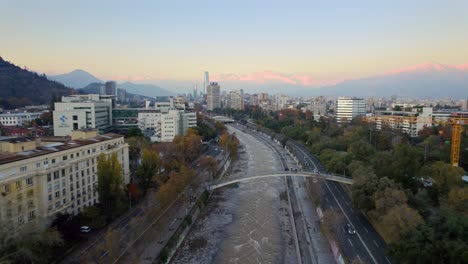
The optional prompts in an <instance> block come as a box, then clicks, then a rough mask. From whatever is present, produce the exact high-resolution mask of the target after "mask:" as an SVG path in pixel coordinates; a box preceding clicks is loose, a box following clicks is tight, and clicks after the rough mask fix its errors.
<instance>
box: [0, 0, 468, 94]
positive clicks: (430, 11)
mask: <svg viewBox="0 0 468 264" xmlns="http://www.w3.org/2000/svg"><path fill="white" fill-rule="evenodd" d="M110 3H111V2H106V1H103V2H99V3H94V2H90V1H84V2H80V3H75V4H73V5H72V4H69V3H61V2H56V3H54V2H46V3H40V4H39V3H34V2H32V3H29V4H28V5H22V4H21V3H8V4H6V3H4V4H0V5H1V8H0V22H1V23H0V32H2V35H5V36H11V37H10V38H6V39H5V40H4V42H3V43H2V45H3V49H2V52H1V54H0V56H3V57H4V58H5V59H7V60H10V61H13V62H15V63H16V64H18V65H20V66H27V67H28V68H30V69H32V70H34V71H37V72H40V73H46V74H48V75H53V74H61V73H66V72H70V71H72V70H74V69H84V70H86V71H89V72H91V73H93V74H95V75H96V76H98V77H99V78H102V79H104V80H110V79H112V80H117V81H127V80H128V81H136V82H148V83H155V82H157V81H164V80H174V81H198V82H200V81H202V78H203V76H202V74H201V72H203V71H204V70H209V71H210V75H211V76H210V77H211V79H212V80H213V81H219V82H222V81H237V82H245V83H249V82H251V83H258V82H264V81H265V80H267V81H269V80H273V81H276V82H280V83H281V82H282V83H285V84H292V83H294V84H296V85H304V86H322V85H327V84H334V83H337V82H340V81H343V80H348V79H356V78H363V77H368V76H373V75H379V74H385V73H386V72H391V71H394V70H396V69H401V68H407V67H410V68H411V67H413V66H415V65H424V64H426V63H427V62H436V63H441V64H447V65H456V66H457V67H462V68H463V67H466V65H467V64H466V63H467V62H468V50H467V49H466V46H467V44H468V36H467V35H466V34H464V26H463V25H466V24H467V23H468V18H467V17H466V16H464V14H466V12H467V11H468V4H467V3H465V2H462V1H452V2H450V3H437V2H436V1H429V2H428V1H424V2H423V1H414V2H412V3H405V2H403V1H398V2H392V3H388V4H383V3H373V2H371V1H360V2H359V3H353V4H352V5H351V4H339V5H338V4H336V3H326V4H325V3H308V2H301V1H298V2H295V3H294V4H285V3H279V2H273V3H271V4H269V5H268V8H267V9H266V8H264V5H263V4H264V2H256V3H249V5H247V4H246V5H243V4H242V3H236V4H226V3H217V2H210V1H207V2H202V3H193V4H192V3H185V5H186V7H187V8H179V7H178V6H176V4H173V3H153V2H149V1H148V2H140V3H139V4H138V5H135V4H131V3H125V2H112V5H110ZM240 6H244V8H240ZM421 7H424V8H421ZM38 10H40V12H38ZM206 10H208V11H209V12H206ZM202 11H203V12H202ZM395 15H397V16H395ZM395 17H398V19H399V20H398V21H395V20H394V18H395ZM55 21H61V23H60V24H59V23H56V22H55ZM104 21H105V22H104ZM370 21H372V23H371V22H370ZM402 25H403V26H402ZM22 43H34V45H29V46H28V47H27V48H25V47H24V44H22ZM343 43H346V45H343ZM72 50H73V52H71V51H72ZM463 65H464V66H463Z"/></svg>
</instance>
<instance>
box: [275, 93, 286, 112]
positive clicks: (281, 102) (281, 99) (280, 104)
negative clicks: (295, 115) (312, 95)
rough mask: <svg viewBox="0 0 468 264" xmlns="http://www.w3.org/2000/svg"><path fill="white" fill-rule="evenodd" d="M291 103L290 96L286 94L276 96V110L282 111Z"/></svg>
mask: <svg viewBox="0 0 468 264" xmlns="http://www.w3.org/2000/svg"><path fill="white" fill-rule="evenodd" d="M288 101H289V96H287V95H284V94H276V95H275V107H276V110H281V109H283V108H286V107H287V104H288Z"/></svg>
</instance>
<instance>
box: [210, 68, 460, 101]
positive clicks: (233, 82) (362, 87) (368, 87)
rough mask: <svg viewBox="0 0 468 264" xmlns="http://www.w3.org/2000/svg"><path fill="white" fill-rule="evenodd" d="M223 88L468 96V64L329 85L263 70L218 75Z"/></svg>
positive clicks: (333, 94) (308, 93) (407, 70)
mask: <svg viewBox="0 0 468 264" xmlns="http://www.w3.org/2000/svg"><path fill="white" fill-rule="evenodd" d="M217 78H218V79H217V81H219V82H220V83H221V88H222V89H227V90H232V89H240V88H244V91H247V92H269V93H271V94H274V93H283V94H288V95H294V96H304V97H311V96H319V95H324V96H328V97H338V96H358V97H389V96H392V95H397V96H398V97H409V98H454V99H457V98H468V64H462V65H445V64H439V63H432V62H430V63H424V64H420V65H415V66H411V67H406V68H402V69H396V70H393V71H390V72H386V73H383V74H379V75H375V76H371V77H367V78H359V79H353V80H344V81H339V82H335V83H334V84H329V85H319V84H315V85H314V84H312V81H309V80H314V78H313V76H307V75H294V74H283V73H278V72H269V71H267V72H260V73H253V74H248V75H242V76H233V75H224V76H217Z"/></svg>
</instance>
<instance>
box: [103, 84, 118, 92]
mask: <svg viewBox="0 0 468 264" xmlns="http://www.w3.org/2000/svg"><path fill="white" fill-rule="evenodd" d="M105 87H106V95H117V93H116V92H117V83H116V82H114V81H108V82H106V85H105Z"/></svg>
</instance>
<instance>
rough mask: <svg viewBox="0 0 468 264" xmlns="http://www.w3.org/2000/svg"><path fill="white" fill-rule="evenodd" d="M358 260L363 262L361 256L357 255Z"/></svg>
mask: <svg viewBox="0 0 468 264" xmlns="http://www.w3.org/2000/svg"><path fill="white" fill-rule="evenodd" d="M357 258H358V259H359V261H361V262H362V259H361V256H359V254H358V255H357Z"/></svg>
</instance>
